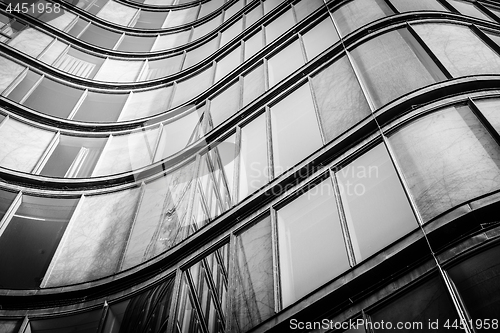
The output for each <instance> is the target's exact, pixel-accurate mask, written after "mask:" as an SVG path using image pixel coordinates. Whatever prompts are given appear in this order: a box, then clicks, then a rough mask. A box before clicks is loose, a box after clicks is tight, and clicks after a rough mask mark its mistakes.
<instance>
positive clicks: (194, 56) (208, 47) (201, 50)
mask: <svg viewBox="0 0 500 333" xmlns="http://www.w3.org/2000/svg"><path fill="white" fill-rule="evenodd" d="M218 42H219V39H218V38H217V37H216V38H213V39H211V40H209V41H207V42H205V43H203V44H202V45H200V46H198V47H196V48H194V49H192V50H189V51H187V53H186V59H185V60H184V64H183V65H182V68H183V69H185V68H188V67H191V66H193V65H196V64H198V63H199V62H200V61H202V60H203V59H205V58H206V57H208V56H209V55H211V54H212V53H214V52H215V51H216V50H217V46H218Z"/></svg>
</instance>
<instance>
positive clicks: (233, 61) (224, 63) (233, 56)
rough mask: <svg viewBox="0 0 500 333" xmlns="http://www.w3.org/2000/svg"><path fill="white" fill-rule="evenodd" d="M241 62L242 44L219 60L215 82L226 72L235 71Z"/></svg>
mask: <svg viewBox="0 0 500 333" xmlns="http://www.w3.org/2000/svg"><path fill="white" fill-rule="evenodd" d="M240 63H241V46H238V47H237V48H235V49H233V50H232V51H231V52H230V53H229V54H226V56H224V58H222V59H220V60H218V61H217V67H216V70H215V82H217V81H218V80H219V79H221V78H223V77H224V76H226V74H228V73H230V72H231V71H233V70H234V69H235V68H236V67H238V66H239V65H240Z"/></svg>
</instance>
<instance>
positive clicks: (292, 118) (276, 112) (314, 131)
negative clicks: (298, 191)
mask: <svg viewBox="0 0 500 333" xmlns="http://www.w3.org/2000/svg"><path fill="white" fill-rule="evenodd" d="M271 132H272V138H273V159H274V174H275V176H278V175H280V174H281V173H283V172H284V171H286V170H288V169H289V168H291V167H293V166H294V165H295V164H297V162H299V161H301V160H302V159H304V158H305V157H306V156H308V155H310V154H311V153H313V152H314V151H316V150H317V149H318V148H319V147H321V146H322V145H323V142H322V140H321V135H320V132H319V126H318V121H317V118H316V113H315V111H314V105H313V101H312V97H311V90H310V88H309V84H307V83H306V84H305V85H303V86H302V87H300V88H299V89H297V90H295V91H294V92H293V93H291V94H290V95H288V96H287V97H285V98H284V99H283V100H281V101H279V102H278V103H277V104H276V105H274V106H272V107H271ZM298 134H299V135H298Z"/></svg>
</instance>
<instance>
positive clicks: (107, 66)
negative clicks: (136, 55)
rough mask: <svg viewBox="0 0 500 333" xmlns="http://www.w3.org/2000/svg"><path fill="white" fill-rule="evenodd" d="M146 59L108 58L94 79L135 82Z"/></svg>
mask: <svg viewBox="0 0 500 333" xmlns="http://www.w3.org/2000/svg"><path fill="white" fill-rule="evenodd" d="M143 66H144V61H142V60H136V61H132V60H131V61H129V60H116V59H109V58H108V59H106V61H104V63H103V64H102V67H101V69H100V70H99V71H98V72H97V74H96V75H95V77H94V80H97V81H107V82H134V81H135V80H136V78H137V76H138V75H139V71H140V70H141V69H142V67H143Z"/></svg>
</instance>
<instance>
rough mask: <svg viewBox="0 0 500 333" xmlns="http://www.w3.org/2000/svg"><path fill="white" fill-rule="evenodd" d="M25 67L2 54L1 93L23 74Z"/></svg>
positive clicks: (0, 64)
mask: <svg viewBox="0 0 500 333" xmlns="http://www.w3.org/2000/svg"><path fill="white" fill-rule="evenodd" d="M23 69H24V67H23V66H21V65H19V64H17V63H15V62H13V61H11V60H9V59H7V58H4V57H2V56H0V94H1V93H2V92H3V91H4V90H5V88H7V87H8V86H9V85H10V84H11V83H12V81H14V79H15V78H16V77H17V76H18V75H19V74H21V72H22V71H23Z"/></svg>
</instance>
